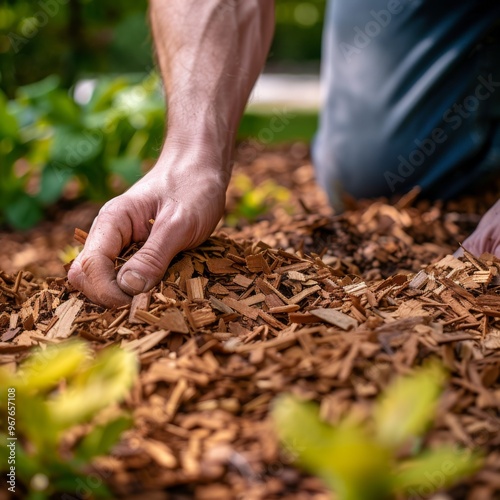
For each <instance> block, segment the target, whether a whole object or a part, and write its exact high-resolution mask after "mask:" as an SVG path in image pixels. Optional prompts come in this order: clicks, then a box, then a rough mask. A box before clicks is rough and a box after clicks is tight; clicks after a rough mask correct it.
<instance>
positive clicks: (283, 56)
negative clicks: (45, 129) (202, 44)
mask: <svg viewBox="0 0 500 500" xmlns="http://www.w3.org/2000/svg"><path fill="white" fill-rule="evenodd" d="M325 4H326V0H306V1H304V0H302V1H300V0H277V1H276V32H275V38H274V41H273V45H272V47H271V51H270V56H269V61H270V63H272V64H276V63H282V62H295V63H303V62H304V61H316V62H317V61H319V58H320V50H321V47H320V46H321V31H322V24H323V18H324V9H325ZM147 8H148V2H147V0H136V1H133V0H101V1H97V0H38V1H36V2H35V1H33V0H6V1H4V2H3V3H2V5H0V75H1V79H0V86H1V88H2V89H3V91H4V92H5V93H6V94H7V95H8V96H9V97H10V98H12V97H14V94H15V92H16V89H17V88H18V87H20V86H23V85H27V84H30V83H34V82H37V81H39V80H41V79H43V78H46V77H47V76H49V75H52V74H56V75H58V76H59V78H60V82H61V85H62V86H63V87H64V88H70V87H71V86H72V85H74V83H75V82H76V81H77V80H78V79H80V78H85V77H89V76H96V75H99V74H103V73H106V74H109V73H118V74H124V73H135V72H142V73H148V72H149V70H150V68H151V67H152V65H153V58H152V51H151V36H150V32H149V27H148V20H147Z"/></svg>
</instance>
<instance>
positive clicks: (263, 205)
mask: <svg viewBox="0 0 500 500" xmlns="http://www.w3.org/2000/svg"><path fill="white" fill-rule="evenodd" d="M233 185H234V189H235V194H236V203H235V206H234V207H233V208H232V210H231V212H230V213H229V214H228V215H227V216H226V219H225V223H226V224H228V225H230V226H235V225H237V224H238V223H239V222H240V221H241V220H242V219H244V220H245V221H247V222H254V221H255V220H256V219H258V218H259V217H260V216H262V215H264V214H266V213H267V212H268V211H269V210H271V208H273V207H274V206H276V205H277V204H282V205H283V206H284V208H285V209H287V210H291V206H290V205H289V204H287V203H288V202H289V200H290V197H291V193H290V191H289V190H288V189H287V188H285V187H283V186H279V185H278V184H276V182H274V181H273V180H271V179H268V180H266V181H264V182H262V183H261V184H259V185H257V186H256V185H254V183H253V181H252V179H250V177H248V176H247V175H245V174H241V173H240V174H236V175H235V176H234V179H233Z"/></svg>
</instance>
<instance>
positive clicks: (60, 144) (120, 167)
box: [0, 73, 165, 229]
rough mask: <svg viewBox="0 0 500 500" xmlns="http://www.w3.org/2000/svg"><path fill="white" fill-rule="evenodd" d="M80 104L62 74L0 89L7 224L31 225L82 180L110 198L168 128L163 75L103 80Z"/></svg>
mask: <svg viewBox="0 0 500 500" xmlns="http://www.w3.org/2000/svg"><path fill="white" fill-rule="evenodd" d="M95 85H96V86H95V90H94V91H93V93H92V97H91V99H90V100H89V101H88V102H87V103H85V104H80V105H79V104H77V103H76V102H75V100H74V99H73V97H72V96H71V95H70V94H69V93H68V92H67V91H65V90H63V89H62V88H61V87H60V85H59V80H58V78H56V77H49V78H46V79H45V80H42V81H40V82H38V83H35V84H32V85H29V86H25V87H21V88H20V89H19V90H18V92H17V97H16V99H15V100H10V101H8V100H7V99H6V97H5V96H4V95H3V94H1V93H0V154H1V155H2V156H3V162H2V164H1V165H0V224H1V223H2V222H6V223H8V224H9V225H11V226H13V227H15V228H18V229H25V228H29V227H31V226H33V225H34V224H35V223H36V222H37V221H38V220H39V219H40V218H41V217H42V215H43V209H44V207H46V206H48V205H51V204H53V203H54V202H56V201H57V200H58V199H59V198H60V197H61V196H62V194H63V192H64V189H65V187H66V186H67V185H68V184H69V183H70V182H73V181H74V180H75V179H76V180H77V181H78V190H77V194H79V195H80V196H82V197H84V198H87V199H91V200H96V201H105V200H107V199H109V198H110V197H112V196H113V195H115V194H117V193H118V192H119V191H120V190H124V189H125V188H126V187H128V186H129V185H131V184H133V183H134V182H135V181H136V180H137V179H139V178H140V177H141V175H142V174H143V170H142V162H143V161H144V160H147V159H151V158H154V157H155V156H156V153H157V151H158V149H159V147H160V146H161V142H162V139H163V131H164V123H165V119H164V113H165V112H164V102H163V97H162V93H161V89H160V85H159V79H158V76H157V75H156V74H155V73H150V74H149V75H147V76H146V77H145V78H141V77H139V76H136V77H134V76H128V77H119V78H104V77H103V78H101V79H99V80H98V81H97V82H96V84H95Z"/></svg>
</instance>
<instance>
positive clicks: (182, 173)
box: [68, 148, 229, 307]
mask: <svg viewBox="0 0 500 500" xmlns="http://www.w3.org/2000/svg"><path fill="white" fill-rule="evenodd" d="M186 149H187V148H186ZM167 150H168V149H167ZM165 156H166V155H162V157H165ZM162 157H160V159H159V160H158V162H157V164H156V165H155V166H154V167H153V169H152V170H150V171H149V172H148V173H147V174H146V175H145V176H144V177H143V178H142V179H141V180H139V181H138V182H137V183H136V184H134V185H133V186H132V187H131V188H130V189H129V190H128V191H127V192H125V193H124V194H122V195H120V196H118V197H116V198H114V199H112V200H110V201H109V202H108V203H106V204H105V205H104V206H103V207H102V209H101V210H100V212H99V214H98V216H97V217H96V219H95V220H94V223H93V224H92V227H91V229H90V232H89V235H88V237H87V240H86V243H85V247H84V249H83V250H82V252H81V253H80V254H79V255H78V257H77V258H76V259H75V261H74V262H73V264H72V266H71V268H70V270H69V272H68V280H69V282H70V283H71V284H72V285H73V286H74V287H75V288H78V289H79V290H81V291H82V292H83V293H84V294H85V295H86V296H87V297H89V298H90V299H91V300H92V301H94V302H97V303H99V304H102V305H104V306H107V307H117V306H121V305H124V304H127V303H129V302H130V301H131V300H132V296H133V295H135V294H138V293H141V292H145V291H147V290H150V289H151V288H152V287H153V286H154V285H156V284H157V283H158V282H159V281H160V280H161V279H162V277H163V275H164V274H165V271H166V269H167V267H168V265H169V263H170V261H171V260H172V258H173V257H174V256H175V255H176V254H177V253H178V252H180V251H181V250H185V249H188V248H193V247H195V246H197V245H199V244H200V243H202V242H203V241H205V240H206V239H207V238H208V237H209V236H210V234H211V233H212V231H213V230H214V228H215V226H216V225H217V223H218V222H219V220H220V218H221V216H222V214H223V211H224V204H225V194H226V188H227V183H228V180H229V174H228V173H227V172H226V171H223V170H221V166H220V164H218V159H216V157H215V156H214V155H209V154H205V155H193V156H192V157H189V158H187V155H186V154H184V153H177V154H175V153H174V154H170V157H168V158H167V159H163V158H162ZM151 219H154V223H153V224H152V225H151V223H150V222H149V221H150V220H151ZM132 242H145V244H144V246H143V247H142V248H141V249H140V250H139V251H138V252H137V253H136V254H135V255H134V256H133V257H132V258H131V259H130V260H129V261H128V262H126V263H125V264H124V265H123V267H122V268H121V269H120V271H119V272H118V275H117V274H116V272H115V267H114V261H115V259H116V257H117V256H118V255H119V253H120V252H121V250H122V249H123V248H125V247H126V246H128V245H129V244H130V243H132Z"/></svg>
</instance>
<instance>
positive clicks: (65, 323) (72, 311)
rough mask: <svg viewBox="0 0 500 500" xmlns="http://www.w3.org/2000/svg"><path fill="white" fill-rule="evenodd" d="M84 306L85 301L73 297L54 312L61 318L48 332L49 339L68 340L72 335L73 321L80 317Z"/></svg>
mask: <svg viewBox="0 0 500 500" xmlns="http://www.w3.org/2000/svg"><path fill="white" fill-rule="evenodd" d="M82 306H83V300H80V299H77V298H76V297H71V298H70V299H69V300H68V301H66V302H63V303H62V304H61V305H60V306H58V307H57V309H56V310H55V312H54V316H55V317H57V318H59V319H58V321H57V323H56V324H55V325H54V326H53V327H52V328H51V329H50V330H49V331H48V333H47V338H49V339H66V338H68V337H69V336H70V335H71V333H72V332H71V329H72V327H73V321H74V320H75V319H76V317H77V316H78V313H79V312H80V309H81V308H82Z"/></svg>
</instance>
